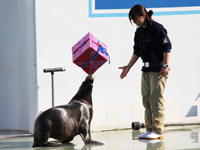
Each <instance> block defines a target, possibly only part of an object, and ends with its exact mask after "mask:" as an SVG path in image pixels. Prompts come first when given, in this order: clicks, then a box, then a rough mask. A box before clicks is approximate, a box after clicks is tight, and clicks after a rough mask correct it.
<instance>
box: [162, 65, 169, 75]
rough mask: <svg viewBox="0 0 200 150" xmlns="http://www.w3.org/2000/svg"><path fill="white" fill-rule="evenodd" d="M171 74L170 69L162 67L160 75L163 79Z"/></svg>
mask: <svg viewBox="0 0 200 150" xmlns="http://www.w3.org/2000/svg"><path fill="white" fill-rule="evenodd" d="M168 74H169V67H164V66H163V67H162V69H161V70H160V75H161V77H164V76H167V75H168Z"/></svg>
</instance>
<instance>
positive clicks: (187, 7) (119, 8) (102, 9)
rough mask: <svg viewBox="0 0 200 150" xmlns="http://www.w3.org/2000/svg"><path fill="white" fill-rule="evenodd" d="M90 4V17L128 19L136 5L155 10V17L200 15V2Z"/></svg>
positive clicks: (111, 0)
mask: <svg viewBox="0 0 200 150" xmlns="http://www.w3.org/2000/svg"><path fill="white" fill-rule="evenodd" d="M88 2H89V17H128V10H129V9H130V8H132V7H133V6H134V5H136V4H142V5H144V6H145V7H146V8H147V9H148V8H155V10H156V11H154V9H153V11H154V14H153V15H154V16H165V15H189V14H190V15H191V14H200V0H88ZM164 8H172V9H164ZM176 8H179V9H176ZM158 9H159V10H158ZM162 9H164V11H162ZM110 10H111V11H110ZM124 10H126V11H124Z"/></svg>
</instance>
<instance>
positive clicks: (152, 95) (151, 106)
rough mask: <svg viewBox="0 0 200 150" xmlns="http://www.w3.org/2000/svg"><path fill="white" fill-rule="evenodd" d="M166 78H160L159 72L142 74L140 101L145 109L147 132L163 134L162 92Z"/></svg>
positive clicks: (163, 109)
mask: <svg viewBox="0 0 200 150" xmlns="http://www.w3.org/2000/svg"><path fill="white" fill-rule="evenodd" d="M167 78H168V76H164V77H162V78H161V76H160V74H159V72H147V73H144V72H142V84H141V88H142V89H141V90H142V100H143V106H144V108H145V124H146V130H147V131H154V132H156V133H158V134H162V133H163V129H164V122H165V120H164V119H165V116H164V112H165V108H164V98H163V92H164V90H165V85H166V81H167Z"/></svg>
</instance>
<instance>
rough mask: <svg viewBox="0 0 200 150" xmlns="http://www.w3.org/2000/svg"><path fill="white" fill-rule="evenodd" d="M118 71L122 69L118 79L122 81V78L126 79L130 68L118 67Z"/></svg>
mask: <svg viewBox="0 0 200 150" xmlns="http://www.w3.org/2000/svg"><path fill="white" fill-rule="evenodd" d="M118 68H119V69H122V73H121V75H120V78H121V79H123V78H124V77H126V75H127V74H128V72H129V70H130V67H129V66H123V67H118Z"/></svg>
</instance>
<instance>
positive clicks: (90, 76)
mask: <svg viewBox="0 0 200 150" xmlns="http://www.w3.org/2000/svg"><path fill="white" fill-rule="evenodd" d="M85 81H89V82H90V83H93V82H94V78H93V77H92V75H90V74H89V75H88V76H87V77H86V79H85Z"/></svg>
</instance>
